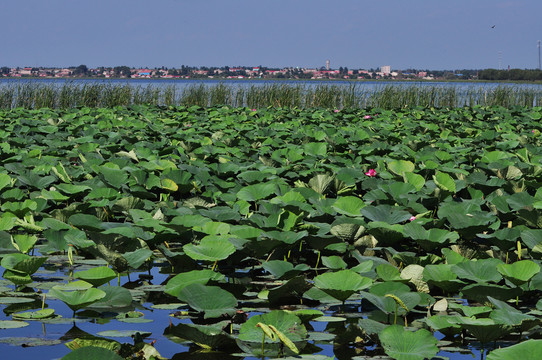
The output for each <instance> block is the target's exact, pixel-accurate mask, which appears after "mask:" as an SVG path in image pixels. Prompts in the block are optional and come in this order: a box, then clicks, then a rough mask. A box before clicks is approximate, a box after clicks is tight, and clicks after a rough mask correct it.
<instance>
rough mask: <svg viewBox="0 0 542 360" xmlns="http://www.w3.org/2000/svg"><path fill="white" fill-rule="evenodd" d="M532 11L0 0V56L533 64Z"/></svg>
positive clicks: (283, 2)
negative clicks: (0, 39) (0, 1)
mask: <svg viewBox="0 0 542 360" xmlns="http://www.w3.org/2000/svg"><path fill="white" fill-rule="evenodd" d="M541 17H542V1H540V0H515V1H510V0H453V1H444V0H410V1H404V0H378V1H376V0H373V1H363V0H338V1H331V0H328V1H321V0H268V1H259V0H252V1H247V0H229V1H227V0H198V1H196V0H154V1H148V0H107V1H106V0H92V1H83V0H47V1H44V0H2V6H1V7H0V31H1V33H2V34H4V36H3V37H2V42H1V45H0V66H55V67H63V66H77V65H80V64H85V65H87V66H89V67H95V66H119V65H127V66H133V67H145V66H146V67H160V66H166V67H180V66H181V65H189V66H224V65H228V66H237V65H244V66H257V65H263V66H269V67H285V66H299V67H319V66H323V65H325V61H326V60H327V59H329V60H330V62H331V67H333V68H338V67H339V66H346V67H348V68H351V69H357V68H362V69H370V68H378V67H380V66H382V65H391V67H392V69H407V68H415V69H430V70H443V69H450V70H451V69H484V68H498V67H499V65H500V66H501V67H502V68H506V67H507V66H508V65H510V66H511V67H512V68H536V67H537V66H538V50H537V41H538V40H542V18H541ZM493 25H495V27H494V28H492V26H493Z"/></svg>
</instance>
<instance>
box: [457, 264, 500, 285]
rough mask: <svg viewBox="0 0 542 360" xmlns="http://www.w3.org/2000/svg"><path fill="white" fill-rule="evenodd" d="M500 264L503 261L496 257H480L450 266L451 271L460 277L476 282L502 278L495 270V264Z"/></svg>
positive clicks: (494, 280) (495, 281)
mask: <svg viewBox="0 0 542 360" xmlns="http://www.w3.org/2000/svg"><path fill="white" fill-rule="evenodd" d="M502 264H503V262H502V261H501V260H498V259H480V260H476V261H469V262H462V263H459V264H455V265H453V266H452V271H453V272H454V273H455V274H456V275H457V277H458V278H460V279H467V280H471V281H474V282H477V283H487V282H494V283H497V282H499V281H500V280H501V279H502V275H501V274H499V272H498V271H497V266H498V265H502Z"/></svg>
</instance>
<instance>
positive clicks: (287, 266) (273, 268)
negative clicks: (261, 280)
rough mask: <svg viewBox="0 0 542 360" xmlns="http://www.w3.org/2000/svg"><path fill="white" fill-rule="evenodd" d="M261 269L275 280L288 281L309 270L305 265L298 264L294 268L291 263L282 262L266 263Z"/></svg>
mask: <svg viewBox="0 0 542 360" xmlns="http://www.w3.org/2000/svg"><path fill="white" fill-rule="evenodd" d="M262 267H263V268H264V269H265V270H266V271H268V272H269V273H270V274H271V275H273V276H274V277H276V278H277V279H284V278H286V279H290V278H292V277H294V276H296V275H299V274H300V273H302V272H303V271H307V270H309V268H310V267H309V266H308V265H307V264H298V265H296V266H295V267H294V265H293V264H292V263H290V262H288V261H283V260H270V261H266V262H264V263H263V264H262Z"/></svg>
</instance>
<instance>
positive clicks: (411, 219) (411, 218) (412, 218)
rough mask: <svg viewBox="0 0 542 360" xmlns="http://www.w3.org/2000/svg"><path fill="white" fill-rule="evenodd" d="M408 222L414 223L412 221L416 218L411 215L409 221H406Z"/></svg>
mask: <svg viewBox="0 0 542 360" xmlns="http://www.w3.org/2000/svg"><path fill="white" fill-rule="evenodd" d="M408 220H409V221H414V220H416V216H414V215H412V216H411V217H410V219H408Z"/></svg>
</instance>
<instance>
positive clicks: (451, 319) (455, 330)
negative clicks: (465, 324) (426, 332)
mask: <svg viewBox="0 0 542 360" xmlns="http://www.w3.org/2000/svg"><path fill="white" fill-rule="evenodd" d="M456 318H457V316H447V315H444V316H443V315H433V316H431V317H428V318H427V319H426V320H425V323H426V324H427V326H429V327H430V328H431V329H433V330H435V331H439V332H441V333H443V334H444V335H446V336H453V335H456V334H459V333H460V332H461V326H460V325H459V324H457V320H456Z"/></svg>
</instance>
